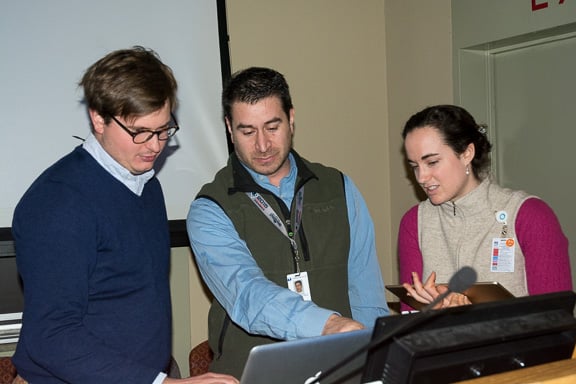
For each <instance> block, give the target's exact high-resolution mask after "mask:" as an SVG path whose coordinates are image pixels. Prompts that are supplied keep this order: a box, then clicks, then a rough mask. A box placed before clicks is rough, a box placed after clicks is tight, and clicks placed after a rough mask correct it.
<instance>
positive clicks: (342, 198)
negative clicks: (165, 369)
mask: <svg viewBox="0 0 576 384" xmlns="http://www.w3.org/2000/svg"><path fill="white" fill-rule="evenodd" d="M222 104H223V110H224V119H225V122H226V126H227V128H228V131H229V133H230V135H231V139H232V142H233V144H234V148H235V151H234V153H232V154H231V155H230V158H229V160H228V164H227V165H226V166H225V167H224V168H222V169H221V170H220V171H219V172H218V173H217V174H216V176H215V178H214V180H213V181H212V182H211V183H208V184H206V185H204V187H202V189H201V191H200V192H199V193H198V195H197V196H196V199H195V200H194V201H193V202H192V204H191V208H190V212H189V213H188V219H187V226H188V234H189V237H190V243H191V245H192V249H193V251H194V255H195V257H196V262H197V264H198V267H199V269H200V272H201V274H202V277H203V278H204V281H205V282H206V284H207V286H208V287H209V288H210V290H211V291H212V294H213V295H214V298H215V299H214V301H213V303H212V306H211V308H210V313H209V342H210V347H211V348H212V351H213V352H214V360H213V362H212V367H211V370H212V371H214V372H225V373H229V374H231V375H233V376H236V377H238V378H239V377H241V374H242V370H243V368H244V363H245V362H246V359H247V357H248V353H249V351H250V349H251V348H252V347H254V346H256V345H260V344H265V343H270V342H274V341H278V340H293V339H298V338H305V337H313V336H319V335H327V334H333V333H339V332H347V331H355V330H360V329H363V328H365V327H372V326H373V325H374V322H375V320H376V318H378V317H380V316H385V315H388V314H389V310H388V306H387V304H386V299H385V293H384V283H383V280H382V274H381V272H380V268H379V265H378V260H377V256H376V248H375V241H374V228H373V223H372V220H371V218H370V215H369V212H368V209H367V207H366V204H365V202H364V200H363V198H362V196H361V194H360V192H359V191H358V189H357V188H356V186H355V185H354V183H353V182H352V180H351V179H350V178H348V177H347V176H346V175H344V174H342V173H341V172H340V171H338V170H336V169H334V168H330V167H326V166H324V165H321V164H318V163H311V162H309V161H307V160H305V159H303V158H301V157H300V156H299V155H298V153H297V152H296V151H294V149H293V148H292V137H293V135H294V107H293V105H292V100H291V97H290V91H289V87H288V84H287V83H286V80H285V79H284V76H283V75H282V74H280V73H278V72H276V71H274V70H272V69H268V68H248V69H246V70H243V71H240V72H238V73H236V74H234V75H233V77H232V79H231V80H230V82H229V83H228V84H227V86H226V87H225V89H224V91H223V94H222Z"/></svg>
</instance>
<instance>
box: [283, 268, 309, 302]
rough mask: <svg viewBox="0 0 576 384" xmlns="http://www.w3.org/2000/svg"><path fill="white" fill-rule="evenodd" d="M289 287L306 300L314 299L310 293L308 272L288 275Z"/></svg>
mask: <svg viewBox="0 0 576 384" xmlns="http://www.w3.org/2000/svg"><path fill="white" fill-rule="evenodd" d="M286 281H287V283H288V289H289V290H291V291H292V292H296V293H297V294H299V295H300V296H302V298H303V299H304V300H306V301H311V300H312V295H311V293H310V284H309V282H308V272H300V273H291V274H289V275H286Z"/></svg>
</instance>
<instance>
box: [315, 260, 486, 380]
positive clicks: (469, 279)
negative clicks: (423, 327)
mask: <svg viewBox="0 0 576 384" xmlns="http://www.w3.org/2000/svg"><path fill="white" fill-rule="evenodd" d="M476 276H477V275H476V271H475V270H474V269H473V268H471V267H467V266H466V267H462V268H460V269H459V270H458V271H457V272H456V273H455V274H454V275H453V276H452V277H451V278H450V281H449V282H448V289H447V290H446V291H445V292H444V293H442V294H440V295H438V296H436V298H435V299H434V300H432V301H431V302H430V303H429V304H427V305H426V306H424V307H422V309H421V310H420V312H419V313H416V314H415V316H414V317H411V318H410V319H408V321H405V322H403V323H400V325H398V326H397V327H396V328H393V329H391V330H390V331H388V332H387V333H385V334H383V335H380V336H379V337H378V338H377V339H374V340H371V341H370V342H369V343H368V344H366V345H365V346H363V347H362V348H360V349H359V350H357V351H356V352H354V353H352V354H351V355H350V356H348V357H346V358H345V359H343V360H342V361H340V362H338V363H337V364H335V365H334V366H332V367H331V368H328V369H327V370H326V371H324V372H322V373H320V374H319V375H317V376H316V377H315V378H314V379H312V380H311V381H306V384H314V383H320V380H323V379H325V378H326V377H328V376H329V375H331V374H332V373H334V372H335V371H337V370H338V369H340V368H341V367H343V366H345V365H346V364H348V363H349V362H350V361H352V360H354V359H355V358H356V357H357V356H358V355H360V354H362V353H364V352H366V351H369V350H371V349H373V348H375V347H378V346H379V345H382V344H384V343H385V342H386V341H388V340H390V339H391V338H393V337H395V336H399V335H401V334H403V333H406V332H407V331H409V330H410V329H412V328H414V327H415V326H417V325H419V324H420V323H422V322H423V321H424V320H427V319H430V318H432V317H433V316H434V315H436V314H438V313H442V312H441V311H434V312H430V310H431V309H432V308H434V307H435V306H436V305H437V304H438V303H440V302H441V301H442V300H444V299H445V298H446V296H448V295H449V294H451V293H462V292H464V291H465V290H467V289H468V288H470V286H471V285H473V284H474V283H475V282H476Z"/></svg>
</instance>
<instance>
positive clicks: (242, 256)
mask: <svg viewBox="0 0 576 384" xmlns="http://www.w3.org/2000/svg"><path fill="white" fill-rule="evenodd" d="M187 228H188V236H189V238H190V243H191V246H192V250H193V252H194V256H195V258H196V262H197V265H198V269H199V270H200V273H201V275H202V277H203V279H204V281H205V283H206V285H207V286H208V288H210V291H211V292H212V294H213V295H214V296H215V297H216V298H217V299H218V301H219V302H220V303H221V304H222V306H223V307H224V309H225V310H226V312H227V313H228V315H229V316H230V318H231V319H232V321H234V322H235V323H236V324H238V325H240V326H241V327H242V328H244V329H245V330H246V331H248V332H250V333H253V334H259V335H268V336H271V337H275V338H278V339H283V340H291V339H297V338H304V337H312V336H318V335H320V334H321V333H322V329H323V328H324V324H325V323H326V321H327V320H328V317H330V315H331V314H333V313H334V311H331V310H328V309H324V308H320V307H319V306H317V305H316V304H314V303H313V302H310V301H304V300H302V297H301V296H300V295H299V294H297V293H295V292H292V291H290V290H289V289H288V288H285V287H281V286H279V285H277V284H275V283H273V282H272V281H270V280H268V279H267V278H266V277H265V276H264V273H263V272H262V270H261V269H260V268H259V266H258V264H257V263H256V261H255V260H254V259H253V257H252V255H251V253H250V250H249V249H248V247H247V246H246V243H245V242H244V241H243V240H242V239H241V238H240V237H239V235H238V233H237V232H236V229H235V228H234V225H233V224H232V222H231V221H230V219H229V218H228V216H226V214H225V213H224V212H223V211H222V209H221V208H220V207H218V206H217V205H216V204H215V203H214V202H212V201H211V200H208V199H197V200H194V201H193V202H192V204H191V207H190V211H189V213H188V217H187Z"/></svg>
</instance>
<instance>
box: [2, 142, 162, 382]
mask: <svg viewBox="0 0 576 384" xmlns="http://www.w3.org/2000/svg"><path fill="white" fill-rule="evenodd" d="M13 234H14V239H15V246H16V254H17V256H16V258H17V263H18V270H19V272H20V274H21V277H22V280H23V285H24V299H25V309H24V318H23V327H22V332H21V336H20V342H19V343H18V346H17V350H16V353H15V355H14V357H13V361H14V364H15V365H16V367H17V370H18V372H19V373H20V375H21V376H22V377H24V378H25V379H26V380H28V381H29V382H32V383H48V384H50V383H82V384H90V383H95V384H96V383H97V384H102V383H123V384H129V383H137V384H146V383H152V382H153V381H154V378H155V377H156V376H157V374H158V373H159V372H160V371H162V370H164V369H165V368H166V366H167V365H168V362H169V360H170V354H171V345H170V340H171V306H170V288H169V279H168V274H169V262H170V259H169V258H170V239H169V230H168V219H167V216H166V207H165V204H164V198H163V194H162V189H161V187H160V183H159V182H158V180H157V179H156V178H152V179H151V180H150V181H149V182H148V183H147V184H146V186H145V188H144V191H143V193H142V195H141V196H138V195H136V194H134V193H133V192H132V191H130V190H129V189H128V188H127V187H126V186H125V185H123V184H122V183H121V182H120V181H118V180H117V179H115V178H114V177H113V176H112V175H111V174H110V173H108V172H107V171H106V170H105V169H104V168H102V167H101V166H100V165H99V164H98V163H97V162H96V161H95V160H94V159H93V158H92V156H90V155H89V154H88V153H87V152H86V151H85V150H84V149H82V148H81V147H78V148H76V149H75V150H74V151H73V152H72V153H70V154H69V155H67V156H65V157H64V158H62V159H61V160H60V161H58V162H57V163H55V164H54V165H53V166H51V167H50V168H48V169H47V170H46V171H45V172H44V173H43V174H42V175H40V176H39V177H38V179H36V181H34V183H33V184H32V185H31V186H30V188H29V189H28V191H27V192H26V193H25V194H24V196H23V197H22V199H21V200H20V202H19V204H18V206H17V207H16V209H15V212H14V219H13Z"/></svg>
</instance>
